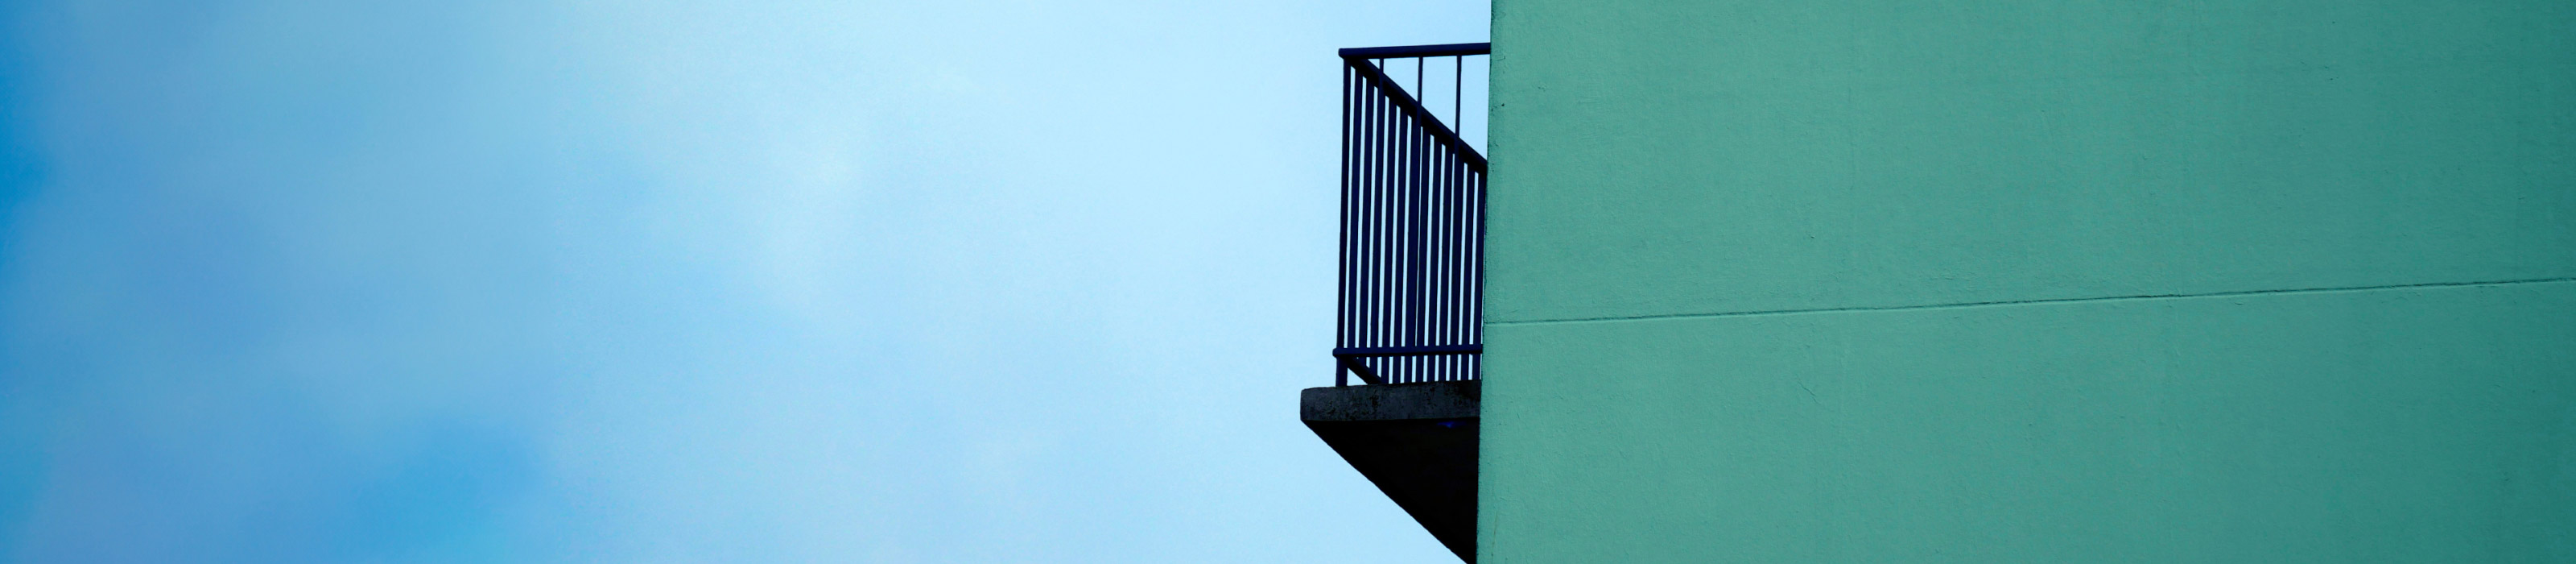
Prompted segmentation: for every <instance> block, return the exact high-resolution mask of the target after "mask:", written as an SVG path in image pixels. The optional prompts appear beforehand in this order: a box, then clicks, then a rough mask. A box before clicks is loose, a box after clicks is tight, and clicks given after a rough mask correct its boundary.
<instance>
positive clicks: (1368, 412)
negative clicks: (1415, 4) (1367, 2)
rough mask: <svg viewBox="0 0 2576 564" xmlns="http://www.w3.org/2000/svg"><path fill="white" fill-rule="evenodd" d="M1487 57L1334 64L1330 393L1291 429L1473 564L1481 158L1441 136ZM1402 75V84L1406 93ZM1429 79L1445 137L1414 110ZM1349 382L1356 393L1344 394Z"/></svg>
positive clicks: (1438, 55)
mask: <svg viewBox="0 0 2576 564" xmlns="http://www.w3.org/2000/svg"><path fill="white" fill-rule="evenodd" d="M1490 52H1491V46H1490V45H1489V44H1485V43H1464V44H1450V45H1418V46H1405V47H1371V48H1361V49H1343V50H1342V51H1341V59H1342V176H1341V200H1342V208H1341V248H1340V250H1341V256H1340V268H1339V276H1338V277H1337V283H1338V284H1339V287H1338V288H1337V292H1338V296H1339V298H1338V299H1337V304H1338V306H1337V309H1336V311H1335V314H1334V322H1335V325H1334V331H1333V335H1334V337H1333V338H1334V347H1333V351H1332V357H1333V385H1332V386H1330V387H1319V388H1310V389H1307V390H1305V392H1304V393H1303V395H1302V396H1301V397H1300V400H1301V401H1300V404H1301V407H1300V411H1301V413H1300V416H1301V418H1302V419H1303V420H1304V421H1305V423H1306V426H1307V428H1309V429H1312V430H1314V432H1315V436H1316V437H1318V438H1321V439H1323V440H1324V443H1325V444H1328V445H1331V446H1332V447H1333V451H1334V452H1336V453H1339V454H1341V456H1342V459H1343V460H1344V461H1347V462H1349V463H1350V464H1351V467H1352V468H1353V469H1355V470H1358V471H1359V472H1360V474H1361V475H1363V476H1366V477H1368V479H1369V481H1370V482H1372V483H1375V484H1377V486H1378V489H1379V490H1380V491H1382V492H1385V493H1386V496H1387V498H1388V499H1390V500H1393V501H1394V502H1395V503H1396V505H1397V506H1399V507H1402V508H1404V510H1405V512H1406V513H1408V514H1411V515H1412V516H1413V518H1414V520H1415V521H1416V522H1419V523H1421V524H1422V527H1423V528H1424V529H1425V530H1427V531H1429V532H1430V533H1431V535H1432V536H1433V537H1434V538H1437V539H1439V540H1440V542H1441V543H1442V544H1443V545H1446V546H1447V547H1448V548H1449V550H1450V551H1451V552H1453V553H1456V554H1457V555H1458V557H1459V558H1460V559H1462V560H1465V561H1467V562H1470V563H1472V562H1475V560H1476V440H1477V418H1478V415H1479V405H1480V403H1481V398H1482V387H1481V384H1480V381H1479V379H1480V378H1481V376H1482V374H1483V370H1484V365H1483V362H1482V359H1483V357H1482V355H1483V353H1484V344H1483V342H1484V341H1483V333H1484V330H1483V321H1484V282H1485V278H1484V264H1485V252H1484V251H1485V246H1484V241H1485V157H1484V155H1483V154H1481V153H1478V152H1477V151H1476V149H1475V147H1473V146H1470V145H1469V144H1468V143H1467V142H1466V140H1465V139H1464V138H1463V137H1462V136H1460V135H1459V131H1458V130H1457V129H1455V128H1454V127H1453V124H1463V123H1464V121H1463V119H1461V118H1463V117H1464V116H1465V115H1466V113H1465V110H1466V109H1467V108H1466V104H1465V100H1466V95H1465V93H1466V92H1467V91H1468V88H1469V87H1470V85H1469V84H1468V81H1467V75H1468V72H1467V71H1468V70H1469V66H1468V65H1469V61H1470V58H1471V57H1481V56H1485V55H1487V54H1489V53H1490ZM1441 62H1446V63H1449V64H1448V65H1440V64H1438V63H1441ZM1477 63H1478V64H1479V65H1480V66H1481V64H1482V59H1478V60H1477ZM1442 66H1447V67H1449V68H1447V69H1442V68H1440V67H1442ZM1442 70H1447V71H1450V72H1448V73H1445V76H1443V73H1440V72H1439V71H1442ZM1404 71H1411V72H1410V73H1409V74H1411V75H1412V76H1411V77H1409V78H1411V79H1412V85H1413V88H1412V89H1411V90H1407V89H1406V88H1404V83H1403V81H1402V80H1401V78H1402V74H1405V73H1404ZM1391 72H1392V73H1394V74H1392V75H1391V74H1390V73H1391ZM1437 78H1447V79H1449V80H1450V84H1449V86H1450V88H1449V89H1448V92H1449V93H1450V96H1449V99H1448V100H1447V101H1448V102H1450V103H1449V104H1447V105H1448V106H1449V108H1448V109H1449V110H1450V111H1449V113H1448V116H1449V117H1450V121H1447V122H1444V121H1443V120H1441V119H1440V116H1439V115H1438V114H1437V113H1436V110H1437V109H1439V108H1438V106H1439V104H1436V103H1435V104H1432V105H1430V106H1428V107H1426V105H1425V103H1424V99H1423V98H1424V96H1423V94H1424V93H1426V92H1428V90H1427V89H1425V88H1424V86H1425V84H1426V82H1425V81H1426V80H1431V79H1437ZM1431 84H1434V85H1436V84H1437V83H1436V82H1433V83H1431ZM1478 110H1479V111H1480V113H1481V110H1482V108H1478ZM1354 377H1356V378H1357V379H1358V380H1359V382H1360V384H1361V385H1357V386H1354V385H1352V382H1351V380H1352V379H1353V378H1354Z"/></svg>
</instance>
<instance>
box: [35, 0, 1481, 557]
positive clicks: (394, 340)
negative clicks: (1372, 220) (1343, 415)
mask: <svg viewBox="0 0 2576 564" xmlns="http://www.w3.org/2000/svg"><path fill="white" fill-rule="evenodd" d="M1486 20H1487V13H1486V9H1485V7H1484V6H1483V5H1482V4H1481V3H1474V2H1461V1H1427V2H1399V3H1364V2H1321V3H1317V2H1294V3H1288V2H1281V3H1253V2H1225V3H1202V2H1127V3H1041V2H1000V1H990V2H986V1H962V2H938V3H931V2H901V3H866V2H861V3H845V2H821V1H810V2H808V1H750V2H700V3H691V2H671V1H643V2H600V1H542V0H540V1H506V2H503V1H479V0H461V1H453V0H452V1H440V2H377V3H356V4H353V5H333V4H329V3H307V2H285V1H261V0H249V1H223V0H217V1H198V2H118V1H102V2H47V1H35V2H9V1H5V0H0V561H15V562H710V561H729V562H819V561H830V562H1319V561H1334V562H1439V561H1444V560H1446V559H1449V558H1451V557H1450V556H1449V555H1448V554H1447V552H1446V551H1444V550H1442V549H1441V548H1440V547H1439V545H1438V544H1436V543H1435V542H1434V541H1433V540H1432V539H1431V538H1430V537H1429V536H1428V535H1427V534H1424V533H1422V532H1421V530H1420V528H1418V527H1416V526H1414V525H1413V524H1412V523H1411V521H1410V520H1409V519H1408V518H1406V517H1405V516H1404V515H1403V514H1402V513H1401V512H1400V511H1399V510H1398V509H1396V508H1395V507H1394V506H1393V505H1392V504H1391V503H1388V502H1387V501H1386V500H1385V499H1384V498H1383V497H1382V496H1381V495H1380V494H1378V493H1377V492H1376V491H1375V489H1374V488H1372V487H1371V486H1369V485H1368V484H1367V482H1366V481H1364V480H1363V479H1361V478H1360V477H1359V476H1358V475H1357V474H1355V473H1353V472H1352V471H1350V470H1349V468H1348V467H1347V466H1344V465H1343V464H1342V462H1341V461H1340V460H1339V459H1338V458H1336V457H1334V456H1333V454H1332V453H1331V451H1330V450H1328V449H1326V448H1325V447H1324V446H1323V445H1322V444H1321V443H1320V442H1318V441H1316V440H1315V439H1314V438H1313V437H1312V436H1311V435H1310V434H1308V433H1307V432H1306V430H1305V429H1304V428H1303V427H1301V426H1300V425H1298V424H1297V422H1296V420H1295V415H1294V414H1295V407H1296V390H1297V389H1298V388H1300V387H1306V386H1314V385H1323V384H1326V383H1328V382H1329V380H1330V372H1329V370H1328V368H1329V364H1328V360H1327V359H1326V358H1325V356H1324V355H1323V353H1324V351H1325V350H1326V349H1327V348H1328V347H1329V346H1330V343H1329V338H1330V335H1329V331H1330V329H1329V327H1330V326H1329V315H1330V308H1329V303H1330V300H1331V294H1330V290H1331V288H1330V285H1329V284H1330V282H1329V280H1330V269H1331V261H1332V254H1331V252H1332V251H1331V244H1332V241H1333V232H1332V228H1333V219H1332V214H1333V212H1334V202H1333V200H1332V197H1333V184H1332V183H1333V181H1334V180H1333V179H1334V176H1333V175H1334V168H1333V167H1334V166H1335V164H1334V163H1335V160H1334V159H1335V154H1334V150H1335V149H1334V147H1335V145H1334V136H1335V135H1336V130H1335V122H1334V112H1336V111H1337V108H1338V101H1337V98H1336V95H1337V94H1336V93H1337V88H1338V87H1339V82H1338V78H1337V74H1336V72H1337V71H1336V70H1335V69H1336V67H1335V64H1336V62H1335V60H1334V59H1333V58H1332V57H1331V50H1332V49H1333V48H1337V47H1352V46H1367V45H1389V44H1411V43H1446V42H1458V41H1481V40H1484V39H1485V23H1486ZM1477 102H1479V101H1478V100H1475V99H1472V98H1471V99H1470V104H1471V105H1475V104H1476V103H1477ZM1476 119H1477V118H1470V120H1469V121H1470V123H1469V125H1468V129H1469V131H1470V133H1471V134H1481V131H1479V130H1480V129H1481V124H1478V123H1476Z"/></svg>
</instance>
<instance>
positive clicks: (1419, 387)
mask: <svg viewBox="0 0 2576 564" xmlns="http://www.w3.org/2000/svg"><path fill="white" fill-rule="evenodd" d="M1298 396H1299V397H1298V402H1297V403H1298V415H1299V417H1301V418H1303V419H1305V420H1307V421H1386V420H1394V419H1456V418H1462V417H1475V416H1477V414H1478V413H1480V411H1481V410H1480V406H1481V405H1482V404H1483V403H1484V386H1483V382H1479V381H1476V380H1467V381H1463V382H1426V383H1420V384H1386V385H1379V386H1338V387H1322V388H1307V389H1306V390H1305V391H1304V392H1301V393H1299V394H1298Z"/></svg>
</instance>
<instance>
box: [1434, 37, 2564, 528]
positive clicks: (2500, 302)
mask: <svg viewBox="0 0 2576 564" xmlns="http://www.w3.org/2000/svg"><path fill="white" fill-rule="evenodd" d="M1493 38H1494V48H1495V51H1494V58H1493V68H1494V79H1493V92H1492V95H1493V101H1494V102H1493V107H1492V108H1491V111H1492V123H1493V124H1494V126H1493V127H1494V128H1493V133H1492V141H1491V152H1492V155H1493V163H1494V164H1493V173H1492V184H1491V190H1492V194H1493V196H1492V203H1491V212H1490V213H1491V220H1490V222H1491V225H1490V231H1489V239H1488V243H1487V244H1488V246H1489V249H1490V252H1491V255H1490V259H1489V263H1488V265H1487V272H1488V291H1489V298H1488V302H1487V311H1488V318H1487V320H1486V329H1485V330H1486V342H1487V343H1488V352H1487V353H1486V362H1487V365H1486V366H1487V369H1486V382H1485V391H1484V398H1485V400H1484V401H1485V405H1484V411H1483V414H1484V415H1483V425H1484V430H1483V433H1484V438H1483V456H1484V458H1483V460H1482V462H1481V464H1482V480H1483V481H1482V484H1481V493H1480V500H1479V505H1480V507H1481V513H1480V515H1479V519H1480V523H1479V535H1478V536H1479V543H1480V545H1481V546H1480V551H1479V559H1480V560H1481V561H1483V562H1486V563H1487V564H1495V563H1532V562H1711V561H1771V562H2108V561H2134V562H2576V3H2571V2H2565V1H2563V0H2558V1H2536V2H2508V1H2485V2H2438V3H2437V2H2413V1H2381V0H2331V1H2283V0H2239V1H2232V2H2152V1H2148V2H2068V1H2063V0H2050V1H1978V2H1902V1H1833V0H1790V1H1777V2H1753V1H1636V0H1611V1H1570V0H1497V1H1496V2H1495V6H1494V24H1493Z"/></svg>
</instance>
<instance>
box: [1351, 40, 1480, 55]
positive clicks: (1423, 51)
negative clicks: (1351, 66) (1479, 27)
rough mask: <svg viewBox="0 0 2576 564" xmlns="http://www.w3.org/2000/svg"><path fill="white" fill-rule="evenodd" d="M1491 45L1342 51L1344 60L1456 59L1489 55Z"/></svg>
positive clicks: (1458, 44)
mask: <svg viewBox="0 0 2576 564" xmlns="http://www.w3.org/2000/svg"><path fill="white" fill-rule="evenodd" d="M1493 53H1494V44H1492V43H1444V44H1440V45H1398V46H1394V47H1352V48H1349V49H1343V50H1342V58H1345V59H1404V58H1412V57H1456V56H1461V55H1491V54H1493Z"/></svg>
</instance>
